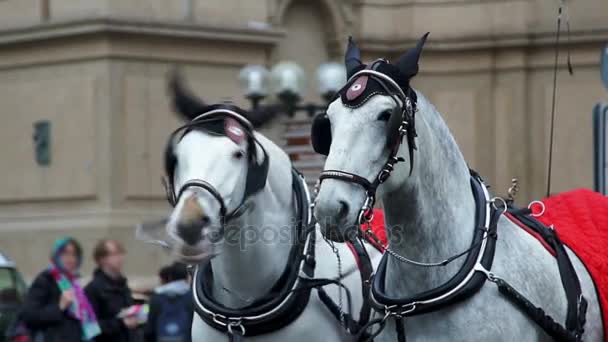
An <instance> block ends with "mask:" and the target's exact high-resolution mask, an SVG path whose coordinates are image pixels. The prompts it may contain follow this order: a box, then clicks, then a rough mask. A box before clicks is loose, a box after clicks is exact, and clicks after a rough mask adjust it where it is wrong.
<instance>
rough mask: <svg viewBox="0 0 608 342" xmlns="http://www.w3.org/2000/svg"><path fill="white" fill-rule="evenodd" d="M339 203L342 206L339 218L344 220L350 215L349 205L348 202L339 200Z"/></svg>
mask: <svg viewBox="0 0 608 342" xmlns="http://www.w3.org/2000/svg"><path fill="white" fill-rule="evenodd" d="M338 203H339V204H340V210H339V211H338V217H339V218H344V217H346V215H348V203H346V201H342V200H338Z"/></svg>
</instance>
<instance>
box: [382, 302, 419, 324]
mask: <svg viewBox="0 0 608 342" xmlns="http://www.w3.org/2000/svg"><path fill="white" fill-rule="evenodd" d="M416 304H418V303H416V302H413V303H409V304H406V305H390V306H389V305H385V306H384V312H385V314H384V318H383V320H386V319H387V318H389V317H391V316H392V317H396V318H403V317H405V316H406V315H407V314H409V313H411V312H414V310H416ZM394 309H399V311H398V312H396V311H393V310H394Z"/></svg>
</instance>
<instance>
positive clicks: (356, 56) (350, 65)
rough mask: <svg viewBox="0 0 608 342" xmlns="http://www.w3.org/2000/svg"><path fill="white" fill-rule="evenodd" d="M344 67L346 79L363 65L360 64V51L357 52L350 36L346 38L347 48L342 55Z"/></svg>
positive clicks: (357, 49)
mask: <svg viewBox="0 0 608 342" xmlns="http://www.w3.org/2000/svg"><path fill="white" fill-rule="evenodd" d="M344 65H345V66H346V78H347V79H349V78H350V77H351V76H352V75H353V74H355V73H356V72H357V71H359V70H360V68H361V66H362V65H363V64H362V63H361V50H359V47H358V46H357V44H356V43H355V41H354V40H353V37H352V36H350V37H348V46H347V48H346V53H345V54H344Z"/></svg>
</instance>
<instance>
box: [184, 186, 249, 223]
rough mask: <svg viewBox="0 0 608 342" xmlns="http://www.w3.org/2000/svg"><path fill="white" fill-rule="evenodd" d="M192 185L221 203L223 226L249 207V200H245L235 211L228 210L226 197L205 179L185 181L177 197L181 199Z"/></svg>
mask: <svg viewBox="0 0 608 342" xmlns="http://www.w3.org/2000/svg"><path fill="white" fill-rule="evenodd" d="M192 187H195V188H200V189H203V190H205V191H207V192H208V193H210V194H211V196H213V198H215V200H216V201H217V202H218V203H219V204H220V222H221V223H222V226H223V225H224V224H225V223H226V222H228V221H230V220H232V219H234V218H237V217H239V216H241V215H242V214H243V213H244V212H245V209H247V207H248V203H247V201H244V202H243V203H241V204H240V205H239V206H238V207H236V208H235V209H234V210H233V211H231V212H228V209H227V207H226V202H225V201H224V198H223V197H222V195H221V194H220V193H219V191H217V189H216V188H215V187H214V186H213V185H211V183H209V182H207V181H204V180H202V179H191V180H189V181H187V182H186V183H184V185H182V186H181V188H180V189H179V192H178V194H177V197H176V198H178V199H179V198H180V197H181V196H182V194H183V193H184V192H185V191H186V190H188V189H189V188H192Z"/></svg>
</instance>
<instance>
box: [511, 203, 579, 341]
mask: <svg viewBox="0 0 608 342" xmlns="http://www.w3.org/2000/svg"><path fill="white" fill-rule="evenodd" d="M530 213H531V211H530V210H529V209H524V210H521V209H516V210H513V211H511V214H512V216H513V217H515V218H516V219H517V220H519V221H521V222H522V223H523V224H525V225H526V226H528V227H529V228H531V229H532V230H533V231H535V232H536V233H538V234H539V235H540V236H541V237H542V238H543V240H545V241H546V242H547V244H548V245H549V246H550V247H551V248H552V249H553V250H554V251H555V258H556V261H557V266H558V270H559V274H560V278H561V282H562V286H563V288H564V292H565V294H566V299H567V301H568V311H567V315H566V328H565V330H567V331H569V332H571V333H572V334H573V335H575V336H577V337H578V338H579V339H580V337H581V336H582V335H583V333H584V325H585V323H586V313H587V300H586V299H585V297H583V295H582V289H581V285H580V281H579V279H578V276H577V274H576V270H575V269H574V266H573V265H572V262H571V261H570V257H569V256H568V253H567V252H566V249H565V247H564V244H563V243H562V241H561V240H560V239H559V236H558V235H557V233H556V232H555V230H554V229H553V228H548V227H546V226H545V225H543V224H542V223H541V222H540V221H538V220H535V219H534V218H532V217H531V216H529V214H530ZM541 327H543V329H545V327H544V326H542V325H541ZM547 327H548V328H549V326H547ZM560 327H561V325H560ZM562 328H563V327H562ZM545 330H547V329H545Z"/></svg>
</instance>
